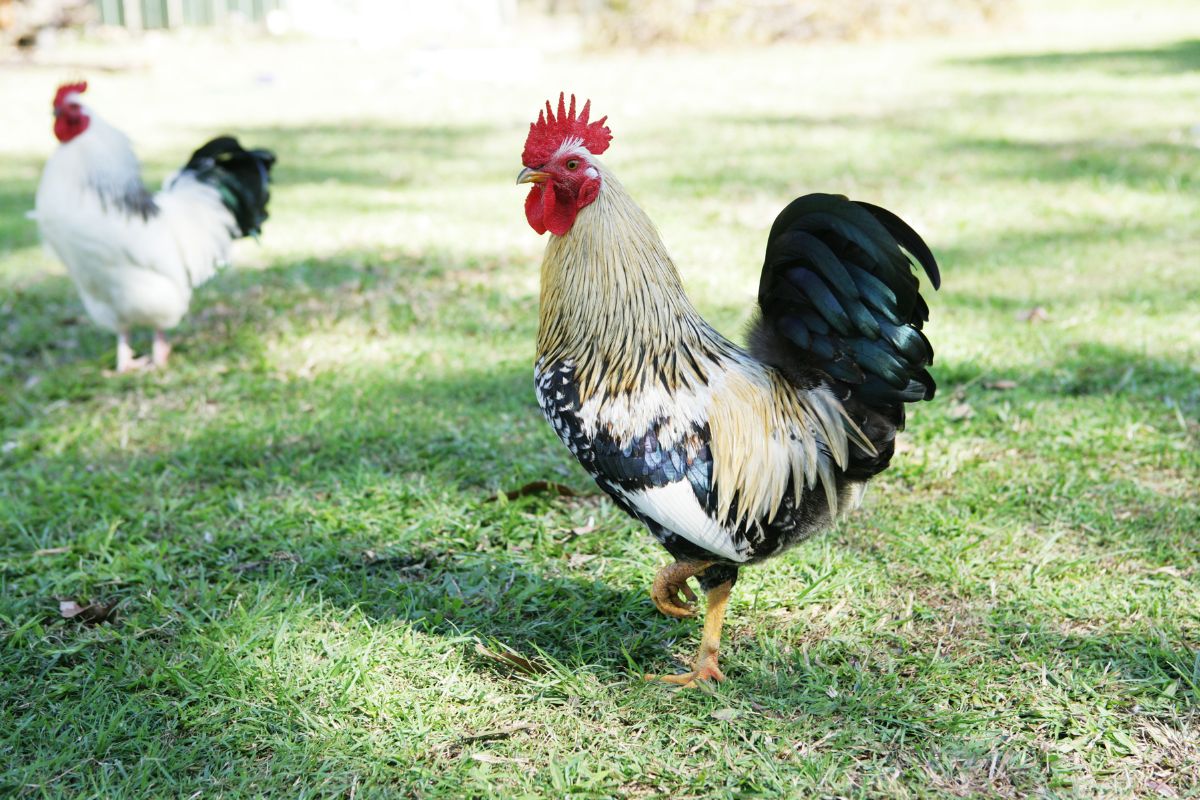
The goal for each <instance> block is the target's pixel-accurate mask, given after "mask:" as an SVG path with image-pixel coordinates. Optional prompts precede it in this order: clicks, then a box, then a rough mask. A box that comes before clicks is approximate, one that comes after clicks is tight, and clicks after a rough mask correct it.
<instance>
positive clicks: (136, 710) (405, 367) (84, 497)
mask: <svg viewBox="0 0 1200 800" xmlns="http://www.w3.org/2000/svg"><path fill="white" fill-rule="evenodd" d="M1090 5H1091V6H1094V8H1092V9H1091V10H1087V6H1085V4H1075V5H1074V6H1070V5H1057V6H1055V7H1054V8H1055V11H1054V13H1053V14H1051V15H1050V16H1047V17H1043V16H1041V14H1043V13H1049V12H1038V13H1037V14H1035V13H1034V12H1033V11H1030V12H1029V14H1030V17H1029V19H1028V20H1027V22H1028V26H1027V27H1026V28H1024V29H1021V30H1012V31H1000V32H998V33H996V34H995V35H993V36H990V37H988V38H986V39H980V40H958V41H950V42H909V43H890V44H875V45H859V46H853V45H844V46H843V45H837V46H832V45H830V46H812V47H807V48H804V49H767V50H756V51H752V52H749V51H747V52H728V53H717V54H704V53H695V52H693V53H687V52H678V53H676V52H672V53H650V54H643V55H638V56H635V55H628V54H619V53H618V54H610V55H585V56H582V57H576V56H575V55H573V54H570V55H558V56H547V57H546V58H545V59H544V60H543V61H542V62H541V65H540V66H539V67H538V68H537V69H534V70H530V71H529V72H528V73H527V74H523V75H522V76H521V77H520V78H519V79H515V80H507V79H506V80H504V81H499V80H497V81H489V79H488V75H487V74H486V72H481V73H479V74H476V75H474V76H473V77H471V78H469V79H464V78H462V77H460V76H456V75H439V74H437V72H436V71H434V72H433V73H432V74H430V73H428V72H427V71H426V72H423V71H421V70H416V69H414V68H412V66H411V63H412V62H409V61H408V60H407V59H406V57H405V56H404V54H403V53H400V54H397V53H384V52H375V51H371V50H362V49H353V48H348V47H341V46H335V45H316V44H302V43H291V44H279V45H276V44H252V43H237V44H235V45H228V46H226V45H221V46H218V45H217V44H214V43H206V42H205V41H204V40H199V41H196V42H191V43H188V44H185V45H180V46H178V47H175V46H172V47H169V48H160V49H158V50H153V49H150V50H147V51H146V52H145V53H144V54H141V55H138V54H136V53H135V54H134V55H131V54H130V53H129V52H126V51H122V52H120V53H118V51H115V50H110V49H107V48H105V47H99V46H88V47H80V48H79V51H78V60H80V61H84V62H88V63H94V62H96V61H97V60H99V61H103V60H105V59H109V60H113V59H117V58H121V59H125V60H127V61H132V62H133V63H141V61H139V60H138V59H140V58H143V56H144V58H145V60H146V61H147V62H148V63H151V64H152V65H153V66H152V67H151V68H147V69H134V70H129V71H117V72H103V73H101V72H96V73H93V74H92V75H90V77H91V78H92V80H93V89H92V90H91V92H90V94H89V96H90V98H91V99H92V101H93V102H94V104H95V105H96V107H97V108H98V109H100V110H101V111H102V113H104V114H105V115H106V116H107V118H109V119H110V120H111V121H113V122H115V123H116V124H118V125H119V126H121V127H122V128H124V129H125V130H126V131H128V132H129V133H130V134H131V135H132V137H133V139H134V141H135V143H136V145H137V146H138V148H139V152H140V153H141V155H142V157H143V158H144V160H145V162H146V165H147V171H148V174H149V176H150V177H151V178H152V179H154V180H157V179H158V178H159V177H161V176H162V175H164V174H165V173H166V172H167V171H168V170H169V169H171V168H173V167H174V166H175V165H176V164H177V163H179V162H181V161H182V159H183V158H184V156H185V155H186V153H187V152H188V148H189V147H193V146H195V145H197V144H199V142H200V141H202V139H203V137H205V136H208V135H212V134H216V133H218V132H221V131H223V130H231V131H234V132H236V133H238V134H239V135H241V136H242V138H243V140H244V141H246V142H247V143H252V144H255V145H265V146H270V147H272V148H274V149H275V150H277V152H278V153H279V156H280V162H279V166H278V170H277V179H278V182H277V186H276V189H275V191H274V197H273V200H272V206H271V211H272V217H271V219H270V220H269V222H268V223H267V225H266V229H265V235H264V237H263V240H262V243H261V245H255V244H254V243H252V242H248V243H243V244H242V245H239V250H238V256H239V262H240V266H239V268H238V269H237V270H233V271H228V272H225V273H222V274H221V275H220V276H218V277H217V278H216V279H215V280H214V281H213V282H211V283H210V284H208V285H206V286H205V287H204V288H203V289H202V290H201V291H200V292H198V294H197V296H196V298H195V302H194V306H193V313H192V315H191V316H190V317H189V319H188V320H187V321H186V322H185V323H184V325H183V326H182V327H181V328H180V329H179V330H178V331H177V333H176V336H175V340H176V342H177V350H176V354H175V360H174V362H173V365H172V368H171V369H170V370H169V371H167V372H165V373H149V374H142V375H136V376H132V377H120V378H114V377H106V376H105V375H104V370H106V369H107V368H109V367H111V365H112V362H113V341H112V339H111V338H110V337H109V336H108V335H106V334H104V333H103V332H101V331H98V330H97V329H96V328H94V327H93V326H91V325H90V323H88V321H87V320H86V318H85V317H84V315H83V311H82V308H81V306H80V304H79V301H78V299H77V298H76V295H75V293H74V291H73V289H72V287H71V285H70V283H69V281H68V279H67V278H66V276H65V274H64V271H63V269H62V268H61V267H60V266H58V265H57V264H55V263H54V261H53V260H52V259H51V258H50V257H49V256H47V255H45V254H44V253H43V252H42V251H41V249H40V247H39V246H38V244H37V241H36V235H35V232H34V230H33V229H32V226H31V225H30V224H29V223H28V222H27V221H26V220H25V219H24V218H23V216H22V215H23V213H24V211H25V210H26V209H28V208H29V207H30V205H31V203H32V195H33V191H34V188H35V186H36V181H37V177H38V174H39V170H40V165H41V163H42V161H43V160H44V158H45V156H46V155H47V154H48V153H49V151H50V149H51V147H52V145H53V142H52V140H51V138H50V132H49V118H48V115H47V114H46V113H45V112H46V111H47V110H48V104H49V100H50V98H51V96H52V91H53V86H54V84H55V83H56V81H57V80H58V79H59V78H61V77H63V75H62V74H60V73H65V72H66V70H65V69H63V70H55V69H41V70H39V69H25V70H8V71H5V72H0V94H3V96H4V97H5V98H7V100H6V103H5V108H6V109H7V112H6V118H5V119H6V121H5V135H4V137H3V138H2V140H0V476H2V480H0V794H4V795H15V796H29V797H42V796H45V797H58V796H63V797H105V798H109V797H150V796H179V797H185V796H204V797H220V796H227V797H234V796H276V797H288V798H291V797H298V796H331V795H346V796H351V797H374V796H412V797H446V798H457V797H506V798H508V797H568V796H570V797H625V796H635V797H639V796H640V797H671V798H689V797H694V798H716V797H780V796H805V797H808V796H813V797H826V796H848V797H877V796H889V797H942V796H964V797H966V796H971V797H977V796H1005V797H1024V796H1029V795H1031V794H1034V795H1041V796H1054V797H1066V796H1081V797H1092V796H1096V795H1110V796H1144V797H1188V796H1197V795H1200V777H1198V775H1200V719H1198V714H1197V701H1198V699H1200V536H1198V535H1197V534H1198V533H1200V488H1198V487H1200V421H1198V420H1200V322H1198V314H1200V256H1198V255H1197V254H1198V253H1200V236H1198V234H1197V231H1198V228H1197V220H1200V194H1198V192H1197V190H1198V189H1200V167H1198V164H1200V161H1198V156H1200V151H1198V150H1197V146H1198V144H1200V140H1198V136H1200V134H1197V132H1196V128H1195V125H1196V122H1197V117H1196V104H1195V98H1196V97H1198V96H1200V50H1198V49H1197V43H1196V41H1195V40H1194V37H1191V38H1189V37H1188V36H1187V35H1186V33H1185V32H1186V31H1188V30H1191V31H1195V30H1198V29H1200V28H1198V27H1197V26H1198V25H1200V13H1198V10H1197V9H1196V8H1195V6H1194V4H1191V3H1182V2H1174V3H1172V2H1167V0H1157V2H1156V3H1152V4H1149V3H1148V4H1140V5H1139V13H1138V15H1137V16H1136V17H1135V16H1133V15H1132V13H1131V12H1130V13H1127V12H1125V11H1122V10H1121V8H1120V4H1117V3H1107V4H1100V5H1098V6H1097V4H1090ZM138 53H141V51H138ZM331 64H336V69H330V65H331ZM214 65H219V68H215V67H214ZM563 87H566V88H568V89H574V90H575V91H577V92H580V93H581V94H585V95H587V96H590V97H592V98H593V100H594V103H595V105H596V107H597V109H598V110H599V111H600V112H601V113H607V114H609V115H610V118H611V124H612V127H613V130H614V134H615V140H614V143H613V146H612V149H611V150H610V152H609V154H607V155H606V160H607V162H608V163H609V164H610V165H611V166H612V168H613V169H614V170H616V172H617V173H618V174H619V175H620V176H621V177H622V180H623V182H624V183H625V184H626V185H627V186H628V187H629V188H630V189H631V190H632V191H633V193H634V194H635V196H636V197H638V198H639V199H640V200H641V201H642V203H643V204H644V206H645V207H646V208H647V210H648V211H649V212H650V213H651V215H652V216H653V217H654V219H655V220H656V221H657V222H658V223H659V224H660V226H661V228H662V230H663V233H664V236H665V237H666V240H667V242H668V245H669V246H670V247H671V249H672V251H673V253H674V254H675V255H676V257H677V260H678V261H679V263H680V265H681V269H682V271H683V273H684V276H685V279H686V281H687V283H688V286H689V288H690V290H691V291H692V293H693V294H694V296H695V297H696V298H697V301H698V302H699V304H700V305H701V307H702V309H703V311H704V312H705V313H706V314H707V315H708V316H709V317H710V319H712V320H713V321H714V322H715V323H716V324H718V325H719V326H720V327H721V328H723V329H724V330H726V331H728V332H730V333H731V334H736V333H737V332H738V330H739V329H740V327H741V326H742V325H743V324H744V322H745V320H746V318H747V317H748V315H749V311H750V306H751V302H752V299H753V291H754V287H755V286H756V283H757V275H756V272H757V268H758V266H759V264H760V262H759V259H760V257H761V247H762V245H763V241H764V238H765V234H766V229H767V227H768V226H769V224H770V222H771V220H772V219H773V217H774V214H775V213H776V212H777V211H778V210H779V209H780V208H782V206H783V205H784V204H785V203H786V202H787V201H788V200H790V199H791V198H792V197H793V196H795V195H797V194H800V193H802V192H806V191H812V190H833V191H841V192H844V193H847V194H850V195H852V196H856V197H861V198H863V199H870V200H872V201H875V202H878V203H881V204H883V205H886V206H888V207H890V208H893V209H895V210H896V211H897V212H899V213H900V214H901V215H903V216H904V217H905V218H907V219H909V220H910V221H911V222H913V224H914V225H915V226H916V227H917V228H918V230H920V231H921V232H922V233H923V234H925V236H926V239H927V240H928V241H929V242H930V244H931V245H932V246H933V248H934V250H935V252H937V253H938V254H939V257H940V260H941V262H942V267H943V275H944V278H945V283H944V287H943V290H942V291H941V292H940V293H938V294H937V295H936V296H935V297H932V298H931V306H932V307H933V319H932V321H931V323H930V326H929V329H928V332H929V335H930V338H931V339H932V340H933V342H934V344H935V346H936V348H937V351H938V360H937V364H936V365H935V367H936V369H935V374H936V376H937V378H938V380H939V383H940V386H941V389H940V392H939V396H938V399H937V400H936V401H935V402H933V403H930V404H927V405H923V406H922V407H920V408H916V409H914V410H913V412H912V414H911V422H910V425H909V430H908V431H907V433H906V434H905V436H904V445H903V448H902V452H901V453H900V455H899V456H898V457H897V458H896V460H895V462H894V466H893V468H892V469H891V470H890V471H889V472H888V473H886V474H885V475H884V476H883V477H882V479H881V480H879V481H878V482H877V484H876V485H875V486H874V488H873V489H872V491H871V492H870V494H869V495H868V503H867V506H866V508H865V509H864V510H862V511H861V512H859V513H858V514H856V515H855V516H853V517H851V518H850V519H848V520H846V521H845V522H844V523H842V524H841V525H840V526H839V527H838V528H837V529H836V530H835V531H832V532H830V533H828V534H826V535H824V536H822V537H820V538H818V539H816V540H814V541H812V542H810V543H809V544H807V545H805V546H803V547H801V548H799V549H797V550H796V551H795V552H793V553H791V554H789V555H787V556H786V557H783V558H780V559H777V560H775V561H773V562H772V563H770V564H768V565H766V566H764V567H763V568H761V569H755V570H747V571H744V572H743V576H742V579H741V581H740V582H739V584H738V587H737V589H736V590H735V593H734V598H733V602H732V606H731V615H730V621H729V625H728V627H727V639H726V645H725V651H724V653H723V665H724V666H725V668H726V673H727V674H728V675H729V677H730V679H731V680H730V681H729V682H727V683H725V684H723V685H721V686H719V687H716V688H715V689H714V690H713V691H711V692H693V693H684V694H680V693H672V692H670V691H667V690H665V689H663V688H662V687H660V686H657V685H645V684H643V682H642V681H641V680H640V677H639V676H640V673H642V672H661V671H664V670H673V669H677V668H678V667H679V663H680V659H681V658H686V657H689V656H690V654H691V652H692V650H693V648H694V646H695V642H696V639H697V636H698V626H697V624H696V623H694V622H676V621H671V620H668V619H666V618H664V617H661V616H659V615H658V614H657V613H656V612H655V611H654V609H653V607H652V605H651V604H650V602H649V600H648V598H647V595H646V592H647V587H648V585H649V582H650V579H651V576H652V574H653V571H654V569H655V568H656V566H657V565H658V564H659V563H661V562H663V561H664V560H665V554H664V553H662V552H661V550H660V549H659V548H658V546H657V545H655V544H654V543H653V542H652V541H650V540H649V537H648V536H647V535H646V534H644V532H642V531H641V530H639V529H638V528H637V527H636V526H634V525H633V524H632V523H630V522H629V521H628V520H626V519H625V518H624V517H623V516H622V515H621V514H620V513H619V512H618V511H616V510H615V509H614V508H613V507H612V505H611V504H609V503H608V502H606V501H604V500H602V499H601V498H599V497H596V496H595V495H592V494H589V495H588V496H586V497H583V498H579V499H571V500H566V499H556V498H549V497H536V496H535V497H529V498H524V499H520V500H516V501H512V502H507V503H506V502H489V501H490V500H491V498H493V497H494V496H495V494H496V491H497V490H498V489H507V488H513V487H516V486H520V485H522V484H524V483H526V482H527V481H531V480H537V479H550V480H557V481H565V482H567V483H569V484H570V485H572V486H575V487H576V488H578V489H580V490H583V491H587V492H590V487H589V482H588V481H587V479H586V477H585V476H584V474H583V473H582V471H581V470H579V469H578V467H576V466H575V465H574V464H573V463H572V462H571V460H570V457H569V455H568V454H567V453H566V452H565V451H564V450H563V449H562V448H561V446H559V445H558V443H557V441H556V440H555V439H554V437H553V435H552V433H551V432H550V430H549V428H548V427H547V426H546V425H545V424H544V423H543V422H542V421H541V419H540V416H539V414H538V411H537V408H536V405H535V403H534V400H533V396H532V386H531V360H532V354H533V339H534V333H535V325H536V307H537V268H538V262H539V258H540V250H541V247H542V246H543V242H542V241H541V240H539V239H538V238H537V237H536V236H535V235H534V234H533V233H532V231H530V230H529V228H528V226H527V225H526V224H525V221H524V219H523V216H522V210H521V209H522V205H521V204H522V200H523V192H521V191H520V190H519V189H518V188H515V187H514V186H512V181H513V178H514V177H515V175H516V172H517V171H518V169H519V167H520V165H519V155H520V148H521V144H522V141H523V136H524V131H525V130H526V126H527V124H528V121H529V119H530V117H531V115H532V114H533V113H535V112H536V109H537V105H538V103H539V102H540V101H541V100H542V99H544V97H546V96H548V95H549V94H551V93H552V92H553V93H556V92H557V91H558V89H559V88H563ZM1035 307H1041V308H1043V309H1044V310H1045V314H1044V319H1041V318H1040V316H1041V315H1038V316H1037V317H1036V318H1035V320H1034V321H1023V320H1022V316H1027V312H1028V311H1029V310H1030V309H1033V308H1035ZM142 345H143V346H145V345H146V342H145V340H144V339H143V340H142ZM997 381H1012V382H1015V384H1016V387H1015V388H1011V389H1001V388H996V382H997ZM1001 385H1002V386H1003V385H1004V384H1001ZM68 599H69V600H77V601H79V602H81V603H84V602H87V601H92V600H95V601H114V600H116V601H119V606H118V607H117V612H116V617H115V620H114V621H112V622H106V623H103V624H99V625H85V624H82V623H79V622H77V621H72V620H63V619H60V618H59V615H58V602H59V601H60V600H68ZM477 642H483V643H484V644H486V645H488V646H489V647H492V648H493V649H495V648H497V647H499V646H500V645H506V646H508V647H511V648H513V649H515V650H516V651H518V652H519V653H521V654H523V655H524V656H527V657H530V658H535V659H537V660H538V661H539V663H540V664H542V665H544V666H545V667H546V671H545V672H541V673H538V674H533V675H526V674H523V673H521V672H519V671H514V670H512V669H510V668H507V667H506V666H504V665H503V664H498V663H495V662H493V661H492V660H489V659H487V658H485V657H483V656H481V655H480V654H478V653H477V651H476V649H475V646H476V643H477Z"/></svg>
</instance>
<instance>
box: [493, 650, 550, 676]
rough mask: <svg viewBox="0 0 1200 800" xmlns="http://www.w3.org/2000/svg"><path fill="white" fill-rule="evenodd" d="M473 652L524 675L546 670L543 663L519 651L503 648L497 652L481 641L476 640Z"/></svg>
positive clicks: (536, 673) (537, 673)
mask: <svg viewBox="0 0 1200 800" xmlns="http://www.w3.org/2000/svg"><path fill="white" fill-rule="evenodd" d="M475 652H476V653H478V654H479V655H481V656H483V657H484V658H489V659H491V660H492V661H496V662H498V663H501V664H504V665H505V666H508V667H512V668H513V669H515V670H517V671H518V672H524V673H525V674H526V675H539V674H541V673H543V672H546V671H547V669H546V667H545V666H544V665H542V664H538V663H535V662H533V661H530V660H529V659H528V658H526V657H525V656H523V655H521V654H520V653H517V652H515V651H513V650H509V649H508V648H505V649H504V652H497V651H495V650H492V649H490V648H488V647H485V646H484V644H483V642H476V643H475Z"/></svg>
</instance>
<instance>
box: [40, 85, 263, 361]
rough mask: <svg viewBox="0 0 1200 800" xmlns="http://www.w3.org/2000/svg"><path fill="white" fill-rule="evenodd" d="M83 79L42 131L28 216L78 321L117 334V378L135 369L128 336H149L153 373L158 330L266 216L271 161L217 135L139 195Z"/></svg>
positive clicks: (62, 90) (126, 153)
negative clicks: (75, 293) (44, 154)
mask: <svg viewBox="0 0 1200 800" xmlns="http://www.w3.org/2000/svg"><path fill="white" fill-rule="evenodd" d="M86 90H87V83H72V84H66V85H63V86H60V87H59V89H58V91H57V93H56V94H55V96H54V118H55V119H54V135H55V136H56V137H57V138H58V140H59V142H61V144H60V145H59V146H58V149H57V150H56V151H55V152H54V154H53V155H52V156H50V159H49V160H48V161H47V162H46V167H45V170H44V171H43V172H42V180H41V183H40V184H39V185H38V191H37V202H36V209H35V211H34V214H33V215H34V218H35V219H36V220H37V224H38V228H39V230H40V232H41V236H42V240H43V241H44V242H45V243H46V244H48V245H49V247H50V248H51V249H52V250H53V251H54V253H55V254H56V255H57V256H58V257H59V259H61V260H62V262H63V263H64V264H65V265H66V267H67V270H68V272H70V274H71V278H72V279H73V280H74V282H75V286H76V287H77V288H78V289H79V296H80V298H81V299H82V300H83V305H84V308H85V309H86V310H87V313H88V316H90V317H91V318H92V320H93V321H95V323H96V324H97V325H99V326H101V327H102V328H106V329H108V330H110V331H113V332H114V333H116V335H117V372H128V371H130V370H133V369H136V368H138V367H141V366H144V365H145V364H146V360H145V359H144V358H135V357H134V353H133V348H132V346H131V345H130V341H129V333H130V330H131V329H132V328H134V327H142V326H144V327H149V328H152V329H153V330H154V344H153V348H152V351H151V360H150V363H151V364H153V365H154V366H156V367H162V366H165V365H166V363H167V357H168V356H169V355H170V345H168V343H167V340H166V336H165V333H164V332H165V331H166V330H168V329H170V328H173V327H175V326H176V325H177V324H179V321H180V320H181V319H182V318H183V316H184V314H186V313H187V310H188V305H189V303H190V302H191V297H192V290H193V289H194V288H195V287H197V286H199V285H200V284H201V283H203V282H204V281H206V280H208V278H210V277H212V275H213V273H214V272H215V271H216V270H217V268H218V267H219V266H221V265H223V264H226V263H228V261H229V255H230V245H231V243H232V242H233V240H234V239H236V238H240V237H242V236H250V235H257V234H258V232H259V230H260V228H261V226H262V223H263V221H264V220H265V219H266V218H267V210H266V207H267V200H268V198H269V192H268V186H267V184H268V181H269V179H270V170H271V166H272V165H273V164H274V163H275V156H274V154H273V153H271V152H270V151H267V150H245V149H243V148H242V146H241V145H240V144H238V142H237V140H236V139H234V138H232V137H229V136H222V137H219V138H217V139H213V140H212V141H210V142H208V143H207V144H205V145H204V146H203V147H201V148H200V149H199V150H197V151H196V152H195V153H194V154H193V155H192V157H191V158H190V159H189V160H188V162H187V164H186V165H185V166H184V167H183V168H182V169H181V170H179V171H178V172H177V173H175V174H174V175H172V176H170V177H168V178H167V179H166V181H164V182H163V188H162V190H161V191H159V192H157V193H156V194H151V193H150V192H149V191H147V190H146V187H145V185H143V183H142V177H141V166H140V164H139V163H138V160H137V156H136V155H134V152H133V148H132V147H131V145H130V143H129V139H128V138H127V137H126V136H125V134H123V133H121V131H119V130H117V129H116V128H114V127H113V126H111V125H109V124H108V123H107V122H105V121H104V120H103V119H101V118H100V117H98V116H97V115H96V114H95V112H93V111H92V110H91V109H90V108H89V107H87V106H85V105H84V104H83V103H82V102H81V98H80V96H81V95H82V94H83V92H85V91H86Z"/></svg>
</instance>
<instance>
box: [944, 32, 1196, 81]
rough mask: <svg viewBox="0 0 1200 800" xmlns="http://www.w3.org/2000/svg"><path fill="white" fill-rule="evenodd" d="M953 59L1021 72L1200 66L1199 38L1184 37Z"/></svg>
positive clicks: (1131, 71)
mask: <svg viewBox="0 0 1200 800" xmlns="http://www.w3.org/2000/svg"><path fill="white" fill-rule="evenodd" d="M951 63H953V64H956V65H968V66H976V67H988V68H992V69H997V68H998V69H1008V70H1018V71H1022V72H1025V71H1038V72H1048V71H1062V70H1081V69H1085V70H1100V71H1103V72H1110V73H1114V74H1118V75H1142V74H1147V73H1149V74H1153V73H1163V74H1174V73H1181V72H1194V71H1196V70H1200V39H1183V40H1180V41H1178V42H1174V43H1172V44H1166V45H1163V46H1162V47H1146V48H1131V49H1120V50H1083V51H1079V52H1063V53H1029V54H1017V55H1002V56H984V57H982V58H966V59H956V60H955V61H953V62H951Z"/></svg>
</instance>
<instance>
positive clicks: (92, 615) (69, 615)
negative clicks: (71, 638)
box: [58, 600, 121, 625]
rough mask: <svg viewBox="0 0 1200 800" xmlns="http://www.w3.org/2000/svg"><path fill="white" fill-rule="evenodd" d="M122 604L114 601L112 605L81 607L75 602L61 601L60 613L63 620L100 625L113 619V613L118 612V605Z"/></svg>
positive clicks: (93, 604) (96, 604)
mask: <svg viewBox="0 0 1200 800" xmlns="http://www.w3.org/2000/svg"><path fill="white" fill-rule="evenodd" d="M120 602H121V601H120V600H113V601H112V602H110V603H90V604H88V605H86V606H81V605H79V603H76V602H75V601H74V600H60V601H59V603H58V613H59V614H60V615H61V616H62V618H63V619H76V620H79V621H80V622H85V623H87V624H89V625H98V624H100V623H101V622H107V621H110V620H111V619H112V617H113V612H114V611H116V608H117V604H118V603H120Z"/></svg>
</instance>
